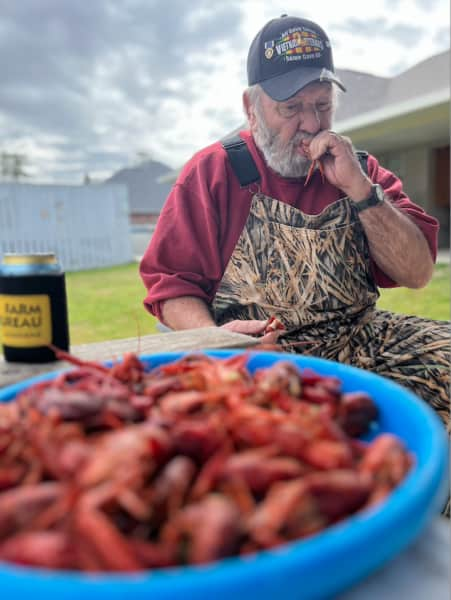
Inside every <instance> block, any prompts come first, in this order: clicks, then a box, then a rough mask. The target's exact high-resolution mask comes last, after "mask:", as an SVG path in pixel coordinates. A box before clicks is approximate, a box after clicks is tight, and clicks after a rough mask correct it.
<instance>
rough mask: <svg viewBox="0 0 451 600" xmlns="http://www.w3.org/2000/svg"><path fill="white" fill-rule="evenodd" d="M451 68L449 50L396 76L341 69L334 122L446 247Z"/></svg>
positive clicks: (172, 177) (168, 178)
mask: <svg viewBox="0 0 451 600" xmlns="http://www.w3.org/2000/svg"><path fill="white" fill-rule="evenodd" d="M449 70H450V51H449V50H447V51H445V52H442V53H440V54H437V55H435V56H431V57H430V58H427V59H426V60H423V61H421V62H420V63H418V64H416V65H414V66H413V67H411V68H410V69H408V70H406V71H404V72H403V73H400V74H399V75H397V76H395V77H378V76H375V75H371V74H369V73H361V72H358V71H352V70H348V69H337V72H338V74H339V76H340V78H341V79H342V81H343V83H344V85H345V87H346V89H347V93H346V94H345V96H344V97H343V98H342V101H341V103H340V104H339V106H338V109H337V113H336V117H335V123H334V130H335V131H336V132H337V133H340V134H342V135H346V136H349V137H350V138H351V139H352V141H353V143H354V145H355V147H356V148H359V149H362V150H367V151H368V152H371V153H372V154H374V155H375V156H376V157H377V158H378V160H379V161H380V163H381V164H382V165H383V166H385V167H386V168H388V169H390V170H391V171H393V172H394V173H395V174H397V175H398V176H399V177H400V178H401V179H402V180H403V183H404V188H405V190H406V192H407V194H408V195H409V197H410V198H411V199H412V200H413V202H415V203H416V204H418V205H420V206H422V207H423V208H424V209H425V210H426V211H427V212H429V213H430V214H432V215H434V216H435V217H436V218H437V219H438V220H439V221H440V224H441V228H440V239H439V245H440V247H441V248H448V247H449V237H450V210H449V207H450V203H449V197H450V155H449V144H450V129H449V122H450V106H449V99H450V88H449V83H450V82H449V78H450V75H449V73H450V71H449ZM245 127H246V126H245V125H242V126H240V127H238V128H237V129H236V130H235V132H237V131H239V130H240V129H243V128H245ZM231 133H232V132H231ZM224 137H226V135H224ZM177 175H178V171H172V172H171V173H169V174H167V175H166V176H163V177H162V178H161V180H162V181H165V182H169V181H172V182H173V181H175V179H176V178H177Z"/></svg>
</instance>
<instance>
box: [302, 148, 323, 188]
mask: <svg viewBox="0 0 451 600" xmlns="http://www.w3.org/2000/svg"><path fill="white" fill-rule="evenodd" d="M304 152H305V154H307V156H308V157H310V149H309V148H308V147H307V146H305V145H304ZM316 168H317V169H318V171H319V172H320V175H321V181H322V182H323V183H324V182H325V181H326V178H325V175H324V167H323V165H322V163H321V161H320V160H319V159H315V160H312V162H311V165H310V168H309V170H308V173H307V177H306V178H305V183H304V187H305V186H306V185H307V184H308V182H309V181H310V179H311V178H312V175H313V172H314V171H315V169H316Z"/></svg>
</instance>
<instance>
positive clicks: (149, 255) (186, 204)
mask: <svg viewBox="0 0 451 600" xmlns="http://www.w3.org/2000/svg"><path fill="white" fill-rule="evenodd" d="M205 179H206V178H205V177H202V175H201V174H200V173H198V172H196V171H195V170H193V172H192V173H191V174H190V176H189V177H184V178H183V180H182V181H183V183H176V184H175V186H174V187H173V189H172V191H171V193H170V194H169V196H168V199H167V200H166V203H165V205H164V207H163V210H162V212H161V214H160V217H159V219H158V222H157V226H156V228H155V232H154V234H153V236H152V239H151V241H150V244H149V246H148V248H147V250H146V252H145V254H144V256H143V258H142V261H141V264H140V274H141V277H142V280H143V282H144V285H145V287H146V289H147V290H148V293H147V296H146V298H145V300H144V306H145V308H146V309H147V310H148V311H149V312H151V313H152V314H153V315H155V316H156V317H157V318H158V319H160V320H162V304H163V303H164V301H165V300H168V299H170V298H177V297H180V296H196V297H198V298H201V299H203V300H205V301H206V302H207V303H208V302H210V301H211V298H212V296H213V294H214V290H215V287H216V284H217V281H218V278H219V279H220V277H221V274H222V268H221V256H220V251H219V242H218V240H219V237H220V236H219V231H218V221H219V219H218V216H217V214H216V211H215V203H214V202H213V199H212V198H211V196H210V193H209V190H208V186H207V183H206V181H205Z"/></svg>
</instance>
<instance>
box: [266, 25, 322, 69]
mask: <svg viewBox="0 0 451 600" xmlns="http://www.w3.org/2000/svg"><path fill="white" fill-rule="evenodd" d="M323 50H324V40H322V39H321V38H320V37H319V36H318V34H317V33H316V32H315V31H313V30H311V29H308V28H305V27H293V28H290V29H287V31H284V32H283V33H282V35H281V36H280V38H279V39H277V40H270V41H267V42H265V57H266V58H267V59H268V60H271V58H272V57H273V56H277V57H278V58H280V59H282V60H283V61H285V62H291V61H297V60H308V59H312V58H313V59H314V58H321V55H322V52H323Z"/></svg>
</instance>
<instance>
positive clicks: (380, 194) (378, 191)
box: [373, 183, 384, 204]
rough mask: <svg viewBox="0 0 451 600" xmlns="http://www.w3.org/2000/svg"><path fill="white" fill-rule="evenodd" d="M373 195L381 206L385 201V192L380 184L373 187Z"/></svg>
mask: <svg viewBox="0 0 451 600" xmlns="http://www.w3.org/2000/svg"><path fill="white" fill-rule="evenodd" d="M373 194H374V195H375V196H376V198H377V203H378V204H381V203H382V202H383V201H384V190H383V189H382V186H381V185H379V184H378V183H376V185H375V186H374V187H373Z"/></svg>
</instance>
